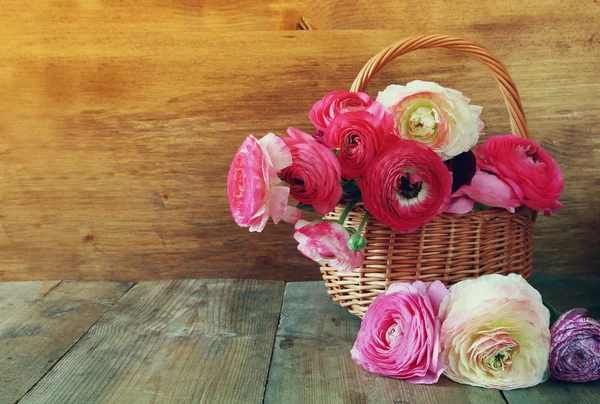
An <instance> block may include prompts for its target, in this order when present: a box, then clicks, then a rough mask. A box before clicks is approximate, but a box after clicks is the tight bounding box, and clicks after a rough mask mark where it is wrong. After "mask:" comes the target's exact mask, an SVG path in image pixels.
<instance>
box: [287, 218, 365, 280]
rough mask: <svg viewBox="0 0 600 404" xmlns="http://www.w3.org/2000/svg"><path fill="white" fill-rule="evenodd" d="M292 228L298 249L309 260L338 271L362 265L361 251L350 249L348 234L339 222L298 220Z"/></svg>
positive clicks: (349, 270)
mask: <svg viewBox="0 0 600 404" xmlns="http://www.w3.org/2000/svg"><path fill="white" fill-rule="evenodd" d="M294 230H295V232H294V239H295V240H296V241H297V242H298V250H299V251H300V252H301V253H302V254H303V255H304V256H306V257H308V258H310V259H311V260H313V261H316V262H318V263H319V264H321V265H329V267H331V268H333V269H334V270H336V271H339V272H352V271H353V270H355V269H356V268H360V267H361V266H362V264H363V253H362V251H352V250H350V248H349V247H348V239H349V238H350V235H349V233H348V230H346V229H345V228H344V226H342V225H341V224H339V223H332V222H307V221H306V220H300V221H298V222H297V223H296V226H295V227H294Z"/></svg>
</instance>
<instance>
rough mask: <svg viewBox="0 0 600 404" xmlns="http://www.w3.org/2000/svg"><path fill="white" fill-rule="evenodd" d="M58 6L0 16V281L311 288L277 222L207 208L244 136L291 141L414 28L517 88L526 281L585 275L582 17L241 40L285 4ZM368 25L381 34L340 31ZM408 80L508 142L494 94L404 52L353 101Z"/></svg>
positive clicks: (527, 13) (551, 14)
mask: <svg viewBox="0 0 600 404" xmlns="http://www.w3.org/2000/svg"><path fill="white" fill-rule="evenodd" d="M63 3H65V4H64V5H62V6H61V4H63ZM67 3H68V2H53V3H49V4H48V5H39V6H35V7H34V6H32V9H31V11H29V13H22V12H21V11H22V10H21V8H20V7H18V6H17V5H14V4H10V2H6V1H4V2H2V3H1V4H0V5H1V6H2V10H3V13H2V15H0V86H1V87H2V88H3V89H5V90H4V91H3V92H2V94H0V156H2V158H3V161H4V162H5V164H3V165H2V166H0V178H2V184H3V192H2V196H0V198H1V199H0V219H2V224H1V225H0V248H2V251H11V252H12V253H11V254H0V280H32V279H65V278H66V279H117V280H142V279H157V278H174V277H180V278H190V277H224V276H231V277H254V278H265V279H285V280H300V279H304V280H306V279H318V278H319V276H320V275H319V272H318V266H317V265H315V264H313V263H312V262H310V261H308V260H306V259H304V258H303V257H302V256H301V255H300V254H299V253H298V252H296V243H295V242H294V240H293V239H292V238H291V234H292V228H291V226H288V225H279V226H269V227H268V228H267V230H266V232H265V233H264V234H260V235H256V234H250V233H249V232H248V231H247V230H245V229H238V228H236V226H235V225H234V223H233V221H232V219H231V218H230V215H229V209H228V206H227V200H226V198H225V195H226V186H225V178H226V174H227V170H228V166H229V163H230V161H231V158H232V156H233V154H234V152H235V150H236V148H237V147H238V145H239V144H240V143H241V141H242V140H243V138H244V137H245V136H247V135H248V134H250V133H252V134H255V135H257V136H260V135H263V134H265V133H267V132H268V131H274V132H276V133H278V134H283V133H284V131H285V128H286V127H287V126H289V125H296V126H299V127H300V128H303V129H305V130H310V123H309V121H308V119H307V111H308V110H309V109H310V107H311V105H312V103H313V102H314V101H315V100H317V99H319V98H320V97H321V96H322V95H323V94H324V93H326V92H328V91H330V90H332V89H337V88H348V87H349V86H350V84H351V82H352V80H353V78H354V76H355V74H356V73H357V72H358V71H359V70H360V68H361V67H362V65H363V64H364V62H365V61H366V60H368V58H369V57H371V56H372V55H373V54H375V53H376V52H378V51H379V50H380V49H381V48H383V47H384V46H386V45H388V44H390V43H391V42H393V41H396V40H398V39H400V38H403V37H406V36H408V35H414V34H421V33H424V32H425V31H426V32H432V31H446V32H451V33H456V34H460V35H464V36H468V37H471V38H473V39H474V40H477V41H480V42H482V43H484V44H485V45H487V46H488V47H489V48H490V49H491V50H492V51H493V52H495V53H496V54H497V55H498V56H499V57H500V59H501V60H503V61H504V62H505V64H506V65H507V67H508V69H509V71H510V72H511V74H512V75H513V78H514V79H515V81H516V83H517V84H518V86H519V89H520V91H521V94H522V96H523V102H524V105H525V109H526V112H527V114H528V118H529V126H530V128H531V133H532V136H533V137H534V138H535V139H536V140H538V141H540V142H541V143H542V144H543V145H544V147H546V148H547V149H548V150H549V151H550V153H551V154H552V155H553V156H555V157H556V158H557V160H558V162H559V164H560V165H561V166H562V168H563V170H564V173H565V177H566V182H567V186H566V190H565V193H564V198H563V201H564V203H565V205H566V206H567V208H566V210H565V211H564V212H562V213H559V214H557V215H555V217H553V218H551V219H546V218H540V220H539V222H538V225H537V238H536V256H535V259H536V270H537V271H541V272H547V273H550V272H556V273H560V272H562V273H570V272H576V273H592V272H594V271H595V270H596V268H598V266H599V265H600V244H599V243H600V239H599V238H598V237H596V229H595V227H596V226H595V223H597V222H598V217H599V212H600V211H599V209H600V208H599V207H598V206H597V204H595V203H594V202H593V201H595V200H597V199H599V198H600V187H598V186H597V185H598V184H597V181H596V178H598V174H599V173H600V165H599V162H600V139H599V138H598V136H596V128H597V127H598V125H599V124H600V118H599V117H600V111H599V107H598V102H597V99H598V95H599V94H600V84H599V83H598V80H597V74H596V72H597V71H599V70H600V47H598V46H597V44H598V40H599V37H598V35H596V27H597V23H596V22H597V21H598V18H599V15H600V7H597V4H592V3H590V5H589V7H588V6H582V7H572V6H571V5H570V4H569V3H568V2H562V3H561V2H558V1H551V2H547V1H544V0H534V1H530V2H527V4H525V3H524V2H522V1H516V0H513V1H507V2H503V3H502V5H498V4H497V2H493V1H491V0H489V1H485V2H484V4H483V5H482V6H481V7H479V3H477V4H476V3H475V0H472V1H465V2H461V3H460V4H457V3H456V2H438V3H440V4H437V3H436V4H435V5H431V4H428V5H427V11H428V12H427V13H419V12H410V13H406V12H402V10H420V9H421V8H422V7H423V5H422V2H417V1H416V0H410V1H407V2H403V3H402V5H401V6H397V5H395V4H393V3H389V4H388V5H387V6H384V5H383V3H381V2H378V3H374V4H376V5H375V6H370V5H369V4H370V2H353V3H352V5H345V7H337V5H338V4H342V3H341V2H334V1H332V0H330V1H327V2H325V3H324V4H323V5H322V6H321V3H319V5H318V6H317V5H312V6H310V8H309V6H308V5H307V3H306V2H301V3H299V4H300V5H299V6H298V7H299V10H300V14H306V16H307V18H312V19H313V20H314V25H315V26H316V27H317V29H328V28H333V29H338V28H352V30H347V31H344V30H340V31H318V30H317V31H285V32H279V31H256V30H255V27H252V26H251V24H252V22H251V18H250V17H249V15H250V14H252V13H256V15H257V16H261V15H264V16H267V20H268V21H283V20H281V18H283V17H282V16H284V15H287V14H286V13H287V11H285V10H288V9H289V8H288V5H287V4H291V3H292V2H289V3H285V2H269V3H268V4H267V5H266V6H260V5H259V2H258V1H256V2H251V1H248V2H244V3H243V4H244V5H247V7H249V8H244V7H245V6H243V7H240V8H239V9H237V8H236V7H235V6H233V5H226V4H225V3H228V2H220V3H219V4H221V3H223V5H222V6H221V5H218V7H217V6H215V7H217V8H216V9H214V10H213V9H211V8H210V7H209V6H206V8H204V9H203V10H204V11H200V8H193V7H192V6H187V5H184V3H185V4H187V3H186V2H179V1H173V2H169V6H164V7H163V6H160V5H158V3H155V2H153V3H152V4H147V3H142V4H141V5H140V6H136V5H135V4H136V3H137V2H102V5H100V6H98V5H97V4H99V3H97V2H91V1H82V2H78V3H77V4H78V5H79V6H78V7H70V6H68V4H70V3H68V4H67ZM217 3H218V2H216V1H215V2H214V4H215V5H216V4H217ZM359 3H360V4H359ZM445 3H448V4H445ZM120 4H122V5H120ZM190 4H191V3H190ZM203 4H209V3H206V2H205V3H203ZM210 4H212V3H210ZM232 4H233V3H232ZM315 4H316V3H315ZM344 4H345V2H344ZM377 4H379V5H381V7H380V8H377V7H378V6H377ZM93 5H96V7H97V9H94V8H93V7H92V6H93ZM548 5H550V6H548ZM219 7H221V8H219ZM263 7H264V8H263ZM289 7H292V8H291V10H293V6H289ZM269 8H270V9H271V10H274V11H273V13H274V14H273V15H277V17H276V18H275V19H274V20H271V19H270V18H271V17H269V15H270V14H269V12H267V11H265V10H267V9H269ZM336 9H338V11H336V12H334V10H336ZM278 10H283V11H278ZM304 10H306V11H307V12H306V13H304ZM377 10H379V11H377ZM213 11H214V12H213ZM246 11H248V12H249V13H250V14H248V15H244V16H243V17H240V18H239V19H237V20H236V12H239V13H240V15H241V14H244V13H245V12H246ZM370 12H372V13H373V15H371V14H369V13H370ZM163 13H164V14H165V15H166V17H165V18H164V20H163V17H162V16H163ZM278 13H279V14H278ZM293 13H295V11H293ZM293 13H292V14H293ZM336 13H337V14H336ZM131 15H135V16H136V18H127V16H131ZM382 15H385V16H386V18H381V16H382ZM113 16H114V18H113ZM294 16H295V14H294ZM407 16H410V18H409V17H407ZM280 17H281V18H280ZM205 18H208V19H212V21H213V22H208V23H207V24H208V25H207V26H206V27H205V25H203V23H202V22H203V21H207V20H205ZM294 18H295V17H294ZM278 19H279V20H278ZM408 19H409V20H410V23H407V21H408ZM415 19H416V21H417V23H413V22H414V21H415ZM259 20H260V18H259ZM244 21H250V22H248V23H246V22H244ZM238 22H239V24H238ZM228 24H231V30H229V31H224V30H223V28H225V27H226V26H228ZM247 24H248V25H247ZM269 24H271V23H267V24H265V27H267V28H265V29H271V28H273V27H274V25H269ZM277 24H279V22H276V23H275V25H277ZM285 24H287V23H284V25H285ZM377 24H382V25H377ZM211 26H212V27H215V29H212V28H211ZM219 27H220V28H219ZM236 27H240V30H241V32H238V31H237V30H236ZM378 27H383V28H386V30H355V29H354V28H378ZM424 27H426V28H424ZM387 28H393V29H389V30H388V29H387ZM246 29H247V30H248V31H243V30H246ZM258 44H259V46H258ZM416 78H422V79H430V80H435V81H438V82H440V83H441V84H443V85H446V86H449V87H454V88H459V89H461V90H463V91H464V92H465V93H466V94H467V95H469V96H470V97H471V98H472V99H473V102H474V103H477V104H479V105H483V106H484V107H485V109H484V120H485V122H486V124H487V133H490V134H501V133H504V132H506V131H508V119H507V113H506V111H505V108H504V106H503V104H502V101H501V99H500V96H499V93H498V91H497V90H496V85H495V83H494V81H493V80H492V79H491V77H489V75H488V73H487V72H485V71H484V70H483V69H482V67H481V66H479V65H477V63H475V62H473V61H472V60H469V59H468V58H466V57H464V56H461V55H458V54H454V53H450V52H445V51H441V50H432V51H427V52H417V53H416V54H412V55H407V56H406V57H405V58H403V59H402V61H397V62H396V63H394V64H393V65H392V66H390V67H389V68H386V69H384V70H383V71H381V72H380V74H378V76H377V77H376V79H375V80H374V82H373V83H372V85H371V86H370V88H369V92H370V94H371V95H373V96H375V95H376V94H377V90H380V89H382V88H383V87H384V86H385V85H386V84H389V83H393V82H399V83H402V82H406V81H409V80H412V79H416ZM574 139H576V142H575V143H574V142H573V140H574ZM32 246H36V248H32Z"/></svg>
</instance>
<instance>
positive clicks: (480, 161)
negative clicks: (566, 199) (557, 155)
mask: <svg viewBox="0 0 600 404" xmlns="http://www.w3.org/2000/svg"><path fill="white" fill-rule="evenodd" d="M477 153H478V154H479V156H478V157H477V166H478V167H479V168H480V169H481V170H485V171H489V172H490V173H493V174H496V175H497V176H498V178H500V179H501V180H502V181H504V182H505V183H507V184H508V185H510V187H511V188H512V189H513V190H514V192H515V194H516V195H517V197H518V198H519V199H520V200H521V203H522V204H523V205H525V206H529V207H530V208H531V209H534V210H543V211H544V214H546V215H550V214H551V213H552V212H557V211H559V210H561V209H563V206H562V205H561V204H560V203H559V202H558V198H559V197H560V194H561V192H562V190H563V188H564V180H563V176H562V173H561V171H560V168H559V167H558V164H556V161H554V159H553V158H552V157H550V155H549V154H548V153H546V152H545V151H544V149H542V148H541V146H540V145H538V144H537V143H536V142H534V141H533V140H529V139H522V138H518V137H516V136H513V135H504V136H492V137H490V138H489V139H488V140H487V141H486V142H485V144H484V145H483V146H479V147H478V148H477Z"/></svg>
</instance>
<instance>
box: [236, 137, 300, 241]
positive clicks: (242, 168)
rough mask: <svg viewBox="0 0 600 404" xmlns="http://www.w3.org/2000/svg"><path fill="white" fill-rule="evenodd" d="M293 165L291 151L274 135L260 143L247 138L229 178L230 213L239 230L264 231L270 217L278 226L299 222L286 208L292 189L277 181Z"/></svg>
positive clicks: (296, 214) (292, 212) (298, 212)
mask: <svg viewBox="0 0 600 404" xmlns="http://www.w3.org/2000/svg"><path fill="white" fill-rule="evenodd" d="M290 164H292V155H291V153H290V151H289V149H288V148H287V146H286V145H285V144H284V143H283V141H282V140H281V139H280V138H278V137H277V136H275V135H274V134H272V133H269V134H268V135H266V136H265V137H263V138H262V139H260V140H256V139H255V138H254V137H253V136H248V137H247V138H246V140H245V141H244V143H242V145H241V146H240V148H239V149H238V151H237V153H236V154H235V157H234V158H233V162H232V163H231V167H230V168H229V175H228V176H227V195H228V197H229V209H230V211H231V215H232V216H233V218H234V220H235V222H236V223H237V224H238V226H241V227H250V231H262V230H263V229H264V227H265V225H266V223H267V220H268V219H269V216H270V217H272V218H273V222H275V223H278V222H279V221H280V220H284V221H287V222H290V223H295V222H296V221H298V219H300V211H299V210H298V209H296V208H292V207H290V206H287V202H288V195H289V193H290V189H289V188H288V187H287V185H285V184H284V183H282V182H281V180H280V179H279V178H278V177H277V172H278V171H281V170H282V169H283V168H285V167H288V166H289V165H290Z"/></svg>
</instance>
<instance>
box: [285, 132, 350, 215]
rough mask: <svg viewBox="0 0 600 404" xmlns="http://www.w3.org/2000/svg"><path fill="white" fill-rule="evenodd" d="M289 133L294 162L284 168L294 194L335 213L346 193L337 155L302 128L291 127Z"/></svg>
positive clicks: (304, 200) (319, 208) (315, 205)
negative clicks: (343, 188) (343, 194)
mask: <svg viewBox="0 0 600 404" xmlns="http://www.w3.org/2000/svg"><path fill="white" fill-rule="evenodd" d="M288 134H289V135H290V137H286V138H283V139H282V140H283V141H284V142H285V144H286V145H287V146H288V147H289V149H290V152H291V154H292V165H291V166H289V167H287V168H285V169H283V171H282V172H281V175H282V178H283V180H284V181H285V182H287V183H288V184H290V190H291V195H292V197H294V198H295V199H296V200H297V201H299V202H302V203H305V204H309V205H312V206H313V208H315V210H317V211H318V212H320V213H323V214H326V213H329V212H331V211H332V210H333V209H334V208H335V206H336V205H337V204H338V202H339V201H340V197H341V196H342V193H343V190H342V186H341V185H340V180H341V179H342V174H341V169H340V163H339V162H338V159H337V157H336V156H335V154H334V153H333V152H332V151H331V150H330V149H329V148H328V147H327V146H325V145H323V144H321V143H319V142H317V141H316V140H315V139H314V138H313V137H312V136H310V135H309V134H306V133H304V132H302V131H301V130H298V129H296V128H292V127H290V128H288Z"/></svg>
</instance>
